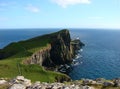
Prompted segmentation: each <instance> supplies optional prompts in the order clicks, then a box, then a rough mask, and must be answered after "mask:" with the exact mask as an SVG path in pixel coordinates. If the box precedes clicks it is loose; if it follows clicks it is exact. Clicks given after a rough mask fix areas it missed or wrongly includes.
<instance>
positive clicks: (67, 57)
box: [25, 30, 84, 66]
mask: <svg viewBox="0 0 120 89" xmlns="http://www.w3.org/2000/svg"><path fill="white" fill-rule="evenodd" d="M47 37H48V38H50V42H49V45H48V46H47V47H45V48H43V49H41V50H40V51H38V52H36V53H34V54H33V55H32V56H31V57H30V58H28V59H27V60H26V62H25V63H27V64H39V65H41V66H55V65H61V64H68V63H71V62H72V59H73V58H74V57H75V55H76V51H77V50H79V49H80V48H81V47H82V46H84V44H83V43H82V42H81V41H80V40H72V41H71V37H70V33H69V31H68V30H62V31H59V32H56V33H53V34H49V35H47Z"/></svg>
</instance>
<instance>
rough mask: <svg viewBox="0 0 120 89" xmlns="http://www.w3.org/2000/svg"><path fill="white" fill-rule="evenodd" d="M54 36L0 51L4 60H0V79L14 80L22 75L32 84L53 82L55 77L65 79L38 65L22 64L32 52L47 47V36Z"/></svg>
mask: <svg viewBox="0 0 120 89" xmlns="http://www.w3.org/2000/svg"><path fill="white" fill-rule="evenodd" d="M56 34H57V33H53V34H50V35H44V36H39V37H35V38H32V39H29V40H26V41H20V42H16V43H11V44H9V45H8V46H6V47H5V48H4V49H1V50H0V54H2V55H3V58H4V59H2V60H0V77H7V78H14V77H15V76H17V75H23V76H25V77H26V78H28V79H31V80H32V81H33V82H34V81H41V82H54V81H56V79H55V78H56V77H59V78H61V77H64V78H66V77H67V76H66V75H64V74H61V73H57V72H52V71H46V70H44V69H43V67H41V66H39V65H33V64H32V65H25V64H23V63H22V61H23V60H26V59H27V58H28V57H30V56H31V55H32V54H33V53H34V52H36V51H38V50H41V49H44V48H45V47H46V46H48V45H49V43H50V41H51V39H50V37H49V36H52V35H56ZM0 56H1V55H0Z"/></svg>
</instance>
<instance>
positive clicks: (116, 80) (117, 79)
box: [113, 78, 120, 87]
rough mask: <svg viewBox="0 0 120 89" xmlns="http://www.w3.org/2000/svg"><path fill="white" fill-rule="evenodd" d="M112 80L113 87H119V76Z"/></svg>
mask: <svg viewBox="0 0 120 89" xmlns="http://www.w3.org/2000/svg"><path fill="white" fill-rule="evenodd" d="M113 82H114V86H115V87H120V78H116V79H114V80H113Z"/></svg>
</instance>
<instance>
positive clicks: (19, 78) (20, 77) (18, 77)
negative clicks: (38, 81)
mask: <svg viewBox="0 0 120 89" xmlns="http://www.w3.org/2000/svg"><path fill="white" fill-rule="evenodd" d="M16 79H17V80H24V76H17V77H16Z"/></svg>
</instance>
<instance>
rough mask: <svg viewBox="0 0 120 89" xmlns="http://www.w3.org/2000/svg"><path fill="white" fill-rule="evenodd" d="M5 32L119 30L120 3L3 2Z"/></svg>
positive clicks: (93, 0)
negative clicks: (36, 29)
mask: <svg viewBox="0 0 120 89" xmlns="http://www.w3.org/2000/svg"><path fill="white" fill-rule="evenodd" d="M2 28H120V0H0V29H2Z"/></svg>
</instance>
